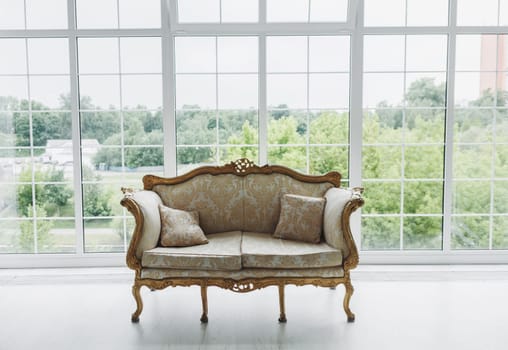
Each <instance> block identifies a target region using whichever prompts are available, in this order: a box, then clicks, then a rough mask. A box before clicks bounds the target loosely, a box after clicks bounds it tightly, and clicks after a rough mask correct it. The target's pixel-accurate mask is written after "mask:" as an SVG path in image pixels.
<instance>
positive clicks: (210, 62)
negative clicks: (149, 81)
mask: <svg viewBox="0 0 508 350" xmlns="http://www.w3.org/2000/svg"><path fill="white" fill-rule="evenodd" d="M215 41H216V39H215V38H214V37H192V38H175V67H176V72H177V73H214V72H215V70H216V66H215V65H216V63H215Z"/></svg>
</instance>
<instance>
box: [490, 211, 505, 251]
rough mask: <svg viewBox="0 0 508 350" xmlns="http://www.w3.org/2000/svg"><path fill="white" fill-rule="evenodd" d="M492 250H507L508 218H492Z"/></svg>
mask: <svg viewBox="0 0 508 350" xmlns="http://www.w3.org/2000/svg"><path fill="white" fill-rule="evenodd" d="M492 248H494V249H508V216H497V217H494V225H493V232H492Z"/></svg>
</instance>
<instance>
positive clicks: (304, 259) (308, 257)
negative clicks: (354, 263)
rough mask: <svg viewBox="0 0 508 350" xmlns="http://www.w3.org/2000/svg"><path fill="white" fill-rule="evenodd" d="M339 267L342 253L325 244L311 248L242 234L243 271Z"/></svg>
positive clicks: (262, 235) (250, 234) (309, 244)
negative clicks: (252, 269)
mask: <svg viewBox="0 0 508 350" xmlns="http://www.w3.org/2000/svg"><path fill="white" fill-rule="evenodd" d="M340 265H342V253H341V251H340V250H339V249H335V248H332V247H330V246H329V245H328V244H326V243H324V242H323V243H320V244H314V243H306V242H298V241H289V240H283V239H277V238H273V237H272V236H271V235H268V234H266V233H256V232H244V233H243V236H242V266H243V267H244V268H271V269H284V268H287V269H304V268H320V267H332V266H340Z"/></svg>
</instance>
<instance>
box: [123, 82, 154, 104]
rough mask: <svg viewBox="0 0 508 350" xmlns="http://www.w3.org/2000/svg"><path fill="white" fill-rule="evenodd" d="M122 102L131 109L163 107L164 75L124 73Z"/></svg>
mask: <svg viewBox="0 0 508 350" xmlns="http://www.w3.org/2000/svg"><path fill="white" fill-rule="evenodd" d="M122 104H123V108H130V109H157V108H161V107H162V77H161V76H160V75H123V76H122Z"/></svg>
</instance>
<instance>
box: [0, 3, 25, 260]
mask: <svg viewBox="0 0 508 350" xmlns="http://www.w3.org/2000/svg"><path fill="white" fill-rule="evenodd" d="M0 13H1V12H0ZM0 20H1V17H0ZM23 222H24V221H21V220H3V221H1V222H0V224H1V225H2V230H0V254H5V253H23V247H22V246H21V244H20V238H19V237H20V233H21V229H20V226H21V224H22V223H23ZM28 222H29V223H32V222H31V221H28ZM25 225H26V224H25ZM32 225H33V223H32ZM28 238H30V237H28ZM27 243H28V242H27ZM30 249H32V245H29V246H28V247H26V251H28V250H30Z"/></svg>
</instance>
